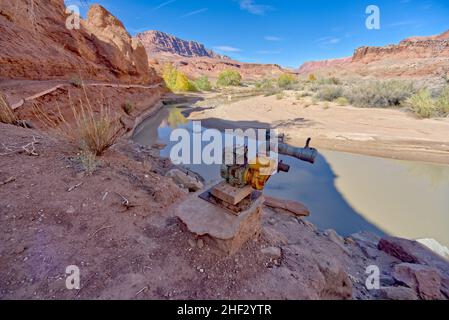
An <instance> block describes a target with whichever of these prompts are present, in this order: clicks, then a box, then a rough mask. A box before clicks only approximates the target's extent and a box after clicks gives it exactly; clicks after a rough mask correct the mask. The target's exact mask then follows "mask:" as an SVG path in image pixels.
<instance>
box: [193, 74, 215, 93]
mask: <svg viewBox="0 0 449 320" xmlns="http://www.w3.org/2000/svg"><path fill="white" fill-rule="evenodd" d="M194 84H195V87H196V88H197V89H198V90H201V91H211V90H212V85H211V83H210V81H209V78H208V77H207V76H201V77H199V78H198V79H196V80H195V83H194Z"/></svg>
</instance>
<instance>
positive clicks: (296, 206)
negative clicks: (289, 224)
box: [264, 196, 310, 217]
mask: <svg viewBox="0 0 449 320" xmlns="http://www.w3.org/2000/svg"><path fill="white" fill-rule="evenodd" d="M264 204H265V205H266V206H267V207H270V208H274V209H281V210H285V211H287V212H289V213H291V214H293V215H295V216H298V217H308V216H309V215H310V211H309V209H307V208H306V206H305V205H303V204H302V203H300V202H298V201H292V200H283V199H278V198H274V197H269V196H265V203H264Z"/></svg>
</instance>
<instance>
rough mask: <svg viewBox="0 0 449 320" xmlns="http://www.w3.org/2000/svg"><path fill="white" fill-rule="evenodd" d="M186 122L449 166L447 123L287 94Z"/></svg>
mask: <svg viewBox="0 0 449 320" xmlns="http://www.w3.org/2000/svg"><path fill="white" fill-rule="evenodd" d="M203 105H207V103H205V104H203ZM190 119H192V120H202V122H203V125H204V126H208V127H214V128H266V127H275V128H277V129H278V130H279V131H280V132H283V133H285V134H286V137H287V140H288V142H289V143H290V144H292V145H295V146H302V145H303V144H304V142H305V140H306V139H307V138H308V137H312V139H313V140H312V141H313V142H312V144H313V146H315V147H318V148H323V149H329V150H337V151H344V152H351V153H358V154H364V155H372V156H378V157H385V158H393V159H401V160H415V161H426V162H436V163H443V164H449V118H444V119H418V118H416V117H415V116H414V115H413V114H411V113H409V112H406V111H403V110H394V109H374V108H355V107H351V106H338V105H336V104H334V103H328V104H326V103H323V102H318V103H317V104H313V103H312V102H311V100H310V98H303V99H301V100H297V99H296V98H295V96H294V93H290V92H286V94H285V96H284V98H283V99H277V97H276V96H270V97H264V96H257V97H252V98H249V99H246V100H240V101H237V102H233V103H226V104H218V105H216V106H215V107H214V108H210V106H207V107H202V109H200V110H196V111H195V112H192V113H191V114H190Z"/></svg>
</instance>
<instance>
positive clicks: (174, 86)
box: [162, 63, 196, 92]
mask: <svg viewBox="0 0 449 320" xmlns="http://www.w3.org/2000/svg"><path fill="white" fill-rule="evenodd" d="M162 78H163V79H164V81H165V85H166V86H167V88H168V89H170V90H171V91H173V92H188V91H195V90H196V88H195V85H194V84H193V83H192V82H191V81H190V80H189V78H188V77H187V76H186V75H185V74H184V73H182V72H181V71H178V70H177V69H176V68H175V67H174V66H173V65H172V64H170V63H167V64H166V65H164V68H163V71H162Z"/></svg>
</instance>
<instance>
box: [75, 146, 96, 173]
mask: <svg viewBox="0 0 449 320" xmlns="http://www.w3.org/2000/svg"><path fill="white" fill-rule="evenodd" d="M77 160H78V161H79V162H80V165H81V167H82V170H83V171H84V172H86V174H87V175H91V174H93V173H94V172H95V170H96V169H97V167H98V164H99V162H98V160H97V156H96V155H95V154H94V153H93V152H91V151H82V152H81V153H80V155H79V158H78V159H77Z"/></svg>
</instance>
